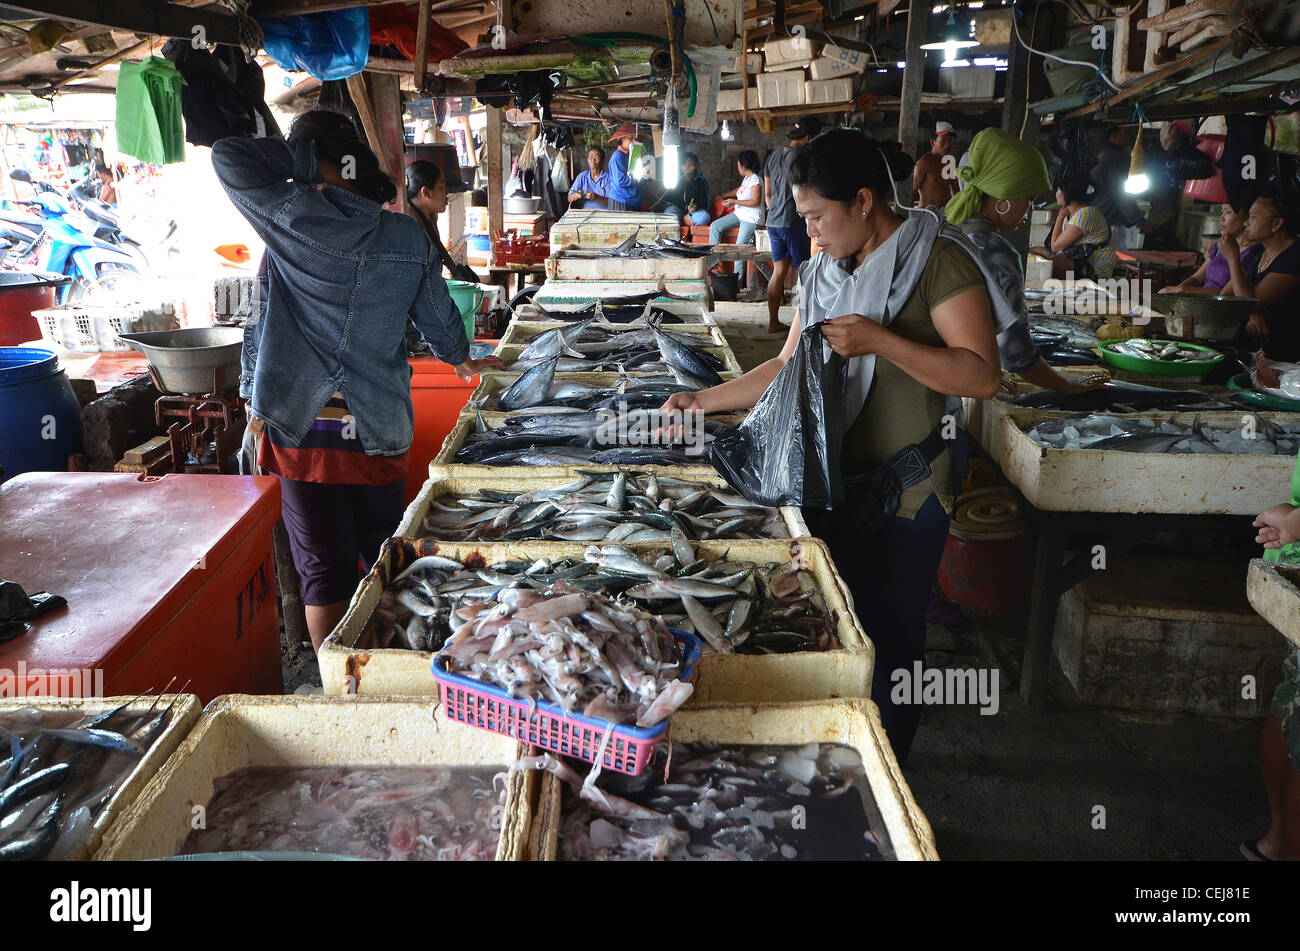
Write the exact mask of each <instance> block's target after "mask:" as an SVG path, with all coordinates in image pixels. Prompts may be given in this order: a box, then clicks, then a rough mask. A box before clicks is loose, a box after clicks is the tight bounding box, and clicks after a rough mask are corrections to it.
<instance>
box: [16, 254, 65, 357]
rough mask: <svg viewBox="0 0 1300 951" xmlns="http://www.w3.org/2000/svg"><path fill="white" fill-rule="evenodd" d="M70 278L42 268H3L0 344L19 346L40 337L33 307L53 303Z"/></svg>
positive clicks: (44, 306) (42, 307)
mask: <svg viewBox="0 0 1300 951" xmlns="http://www.w3.org/2000/svg"><path fill="white" fill-rule="evenodd" d="M68 281H69V278H66V277H64V276H63V275H62V274H52V273H46V272H43V271H35V272H29V271H3V272H0V347H16V346H18V345H19V344H20V343H31V342H33V341H36V340H40V339H41V325H40V324H39V323H38V322H37V320H36V318H35V317H33V316H32V311H34V310H44V309H45V308H47V307H53V306H54V295H55V292H56V291H57V290H58V288H59V287H60V286H61V285H63V284H67V283H68Z"/></svg>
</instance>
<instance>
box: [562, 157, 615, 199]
mask: <svg viewBox="0 0 1300 951" xmlns="http://www.w3.org/2000/svg"><path fill="white" fill-rule="evenodd" d="M609 187H610V181H609V174H608V173H607V172H606V171H605V150H604V149H602V148H600V146H592V147H591V148H589V149H588V150H587V167H586V168H585V169H583V170H582V171H581V172H579V173H578V177H577V178H575V179H574V180H573V187H572V188H570V189H569V204H570V205H572V206H573V207H574V208H600V209H602V210H607V209H608V208H609Z"/></svg>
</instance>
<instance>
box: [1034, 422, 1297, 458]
mask: <svg viewBox="0 0 1300 951" xmlns="http://www.w3.org/2000/svg"><path fill="white" fill-rule="evenodd" d="M1028 434H1029V436H1030V438H1032V439H1033V440H1034V441H1035V442H1036V443H1038V444H1039V445H1040V446H1047V447H1048V448H1051V449H1103V450H1104V449H1110V450H1120V451H1124V452H1172V453H1227V454H1251V455H1266V456H1267V455H1291V456H1293V455H1295V454H1296V450H1297V447H1300V423H1293V424H1286V425H1278V424H1276V423H1272V422H1270V421H1269V420H1267V419H1265V418H1264V417H1262V416H1257V415H1254V414H1249V415H1247V416H1244V417H1243V423H1242V425H1240V426H1236V427H1231V428H1226V427H1223V426H1218V427H1214V426H1210V425H1208V424H1207V423H1206V421H1205V420H1204V419H1203V418H1202V417H1201V416H1199V415H1197V416H1195V417H1193V419H1192V423H1191V425H1190V426H1187V425H1183V424H1180V423H1175V422H1172V421H1170V420H1165V421H1163V422H1160V423H1157V422H1156V421H1155V420H1153V419H1150V418H1149V417H1145V416H1143V417H1140V418H1137V419H1132V418H1124V417H1120V416H1106V415H1095V416H1088V417H1084V418H1082V419H1079V418H1071V419H1052V420H1047V421H1046V422H1042V423H1038V424H1037V425H1036V426H1033V427H1032V428H1030V429H1029V430H1028Z"/></svg>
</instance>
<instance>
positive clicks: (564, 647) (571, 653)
mask: <svg viewBox="0 0 1300 951" xmlns="http://www.w3.org/2000/svg"><path fill="white" fill-rule="evenodd" d="M457 610H458V611H459V612H460V613H462V614H465V615H468V619H467V620H466V621H465V622H464V623H463V624H461V625H460V626H459V627H458V628H456V632H455V633H454V634H452V636H451V637H450V638H448V639H447V643H446V644H445V645H444V647H443V649H442V651H441V653H439V655H438V657H439V662H440V663H443V664H445V669H447V670H448V671H450V672H451V673H456V674H461V675H463V676H466V677H469V678H471V679H473V680H478V681H482V682H483V683H489V684H494V685H495V686H498V687H500V688H502V689H503V690H505V691H507V692H508V693H509V694H510V696H512V697H514V698H515V699H516V700H528V701H529V702H530V703H535V702H536V701H538V700H545V701H548V702H549V703H553V704H555V705H557V706H558V707H560V709H561V710H563V711H564V713H565V714H571V713H581V714H582V715H583V716H587V717H596V718H599V719H602V720H607V721H609V722H610V723H635V724H636V725H637V726H639V727H650V726H655V725H657V724H659V723H661V722H663V721H664V720H665V719H667V718H668V717H669V716H671V715H672V714H673V713H674V712H675V711H676V710H677V708H678V707H680V706H681V705H682V704H683V703H685V702H686V701H687V700H688V699H690V696H691V693H692V691H693V690H694V688H693V687H692V686H691V685H690V684H689V683H687V682H686V681H684V680H679V679H678V677H680V676H681V674H682V673H683V671H684V663H683V657H682V650H681V648H680V647H679V646H678V644H677V641H676V639H675V638H674V637H673V635H672V634H671V633H670V632H669V631H668V628H667V627H666V626H665V625H664V622H663V621H662V620H661V619H660V618H657V617H655V616H654V615H652V614H648V613H646V612H645V611H642V610H640V609H638V608H635V607H632V606H629V605H625V604H620V603H619V602H617V601H613V600H611V599H609V598H607V597H604V596H603V595H600V594H595V593H592V592H588V591H583V590H581V589H579V588H576V587H572V586H570V585H567V584H564V583H559V584H555V585H552V586H551V587H549V588H547V589H545V590H543V591H537V590H534V589H531V588H507V589H503V590H501V591H500V592H499V593H498V595H497V599H496V602H495V603H491V602H487V601H479V602H467V601H462V602H461V604H460V606H459V607H458V609H457Z"/></svg>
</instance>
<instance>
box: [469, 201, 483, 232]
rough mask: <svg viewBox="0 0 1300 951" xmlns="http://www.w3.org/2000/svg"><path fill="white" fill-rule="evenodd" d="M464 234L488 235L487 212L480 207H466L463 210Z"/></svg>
mask: <svg viewBox="0 0 1300 951" xmlns="http://www.w3.org/2000/svg"><path fill="white" fill-rule="evenodd" d="M465 233H466V234H487V233H488V210H487V209H486V208H484V207H482V206H480V205H468V206H466V208H465Z"/></svg>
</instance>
